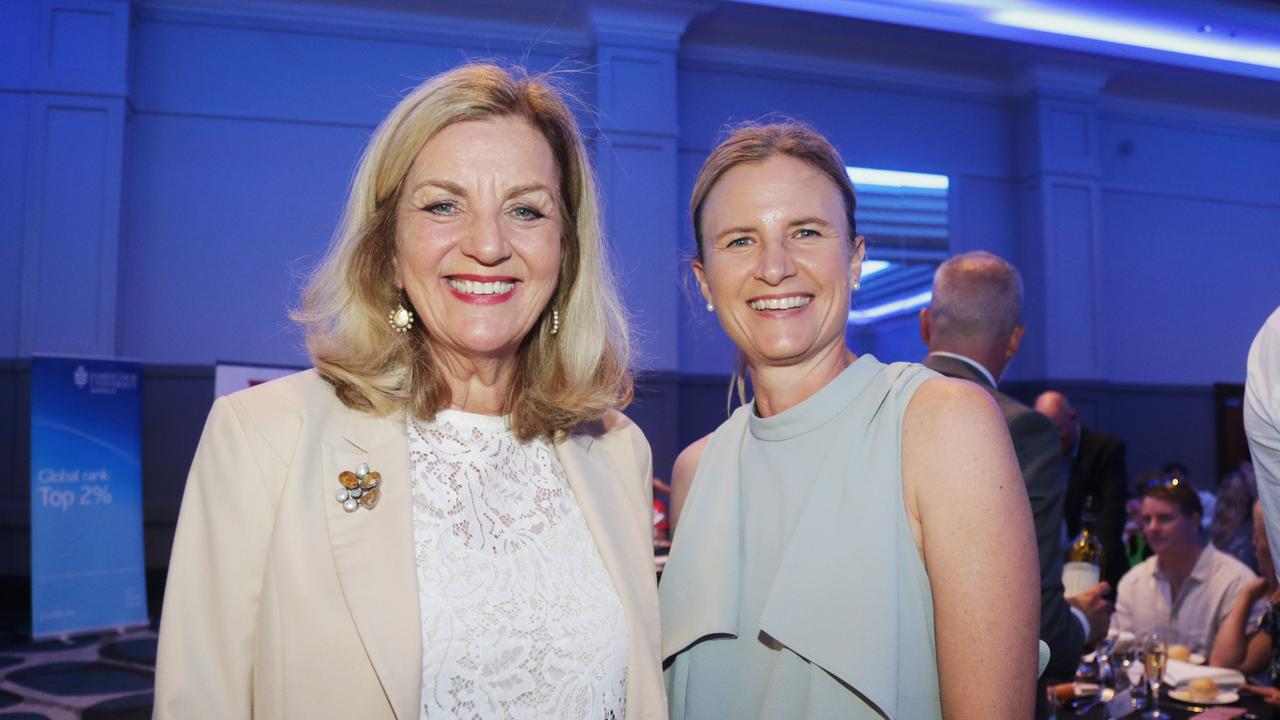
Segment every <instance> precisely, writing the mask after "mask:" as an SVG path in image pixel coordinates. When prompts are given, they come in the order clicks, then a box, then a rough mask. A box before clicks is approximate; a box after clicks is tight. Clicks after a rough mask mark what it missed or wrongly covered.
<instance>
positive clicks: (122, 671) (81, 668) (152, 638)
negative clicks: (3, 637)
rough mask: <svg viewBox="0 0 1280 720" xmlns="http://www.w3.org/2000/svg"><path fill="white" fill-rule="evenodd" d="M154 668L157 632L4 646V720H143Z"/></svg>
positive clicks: (0, 679) (0, 702) (0, 678)
mask: <svg viewBox="0 0 1280 720" xmlns="http://www.w3.org/2000/svg"><path fill="white" fill-rule="evenodd" d="M155 664H156V633H155V630H154V629H153V628H144V629H139V630H132V631H128V632H125V633H123V634H117V633H104V634H97V635H83V636H77V637H74V638H71V639H68V640H45V641H41V642H25V643H24V642H15V641H10V642H0V720H19V719H21V720H77V719H79V720H135V718H136V719H137V720H145V719H146V718H150V717H151V703H152V688H153V686H154V683H155Z"/></svg>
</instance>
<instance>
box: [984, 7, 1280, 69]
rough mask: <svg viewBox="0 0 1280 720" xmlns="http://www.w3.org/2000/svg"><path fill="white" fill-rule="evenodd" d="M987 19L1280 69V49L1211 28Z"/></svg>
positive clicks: (1040, 14)
mask: <svg viewBox="0 0 1280 720" xmlns="http://www.w3.org/2000/svg"><path fill="white" fill-rule="evenodd" d="M987 20H988V21H989V22H992V23H995V24H997V25H1004V26H1006V27H1015V28H1022V29H1024V30H1035V31H1039V32H1046V33H1052V34H1055V35H1067V36H1070V37H1078V38H1086V39H1089V40H1100V41H1102V42H1109V43H1115V44H1117V45H1128V46H1130V47H1140V48H1148V49H1151V50H1162V51H1165V52H1172V53H1179V54H1182V55H1194V56H1196V57H1203V58H1213V59H1215V60H1226V61H1228V62H1238V63H1244V64H1248V65H1261V66H1264V67H1273V68H1280V48H1277V47H1274V46H1268V45H1259V44H1255V43H1248V42H1244V41H1241V40H1240V39H1238V38H1222V39H1219V38H1217V37H1215V36H1214V35H1213V34H1212V27H1211V26H1209V25H1200V26H1196V27H1190V26H1189V27H1187V28H1186V29H1185V30H1181V31H1180V30H1178V29H1176V28H1172V27H1156V26H1153V25H1144V24H1140V23H1137V22H1126V21H1124V20H1121V19H1119V18H1115V17H1096V16H1088V15H1080V14H1075V13H1069V12H1063V11H1059V10H1053V9H1048V8H1019V9H1005V10H997V11H995V12H992V13H991V14H989V15H988V16H987Z"/></svg>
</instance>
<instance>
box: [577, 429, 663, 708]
mask: <svg viewBox="0 0 1280 720" xmlns="http://www.w3.org/2000/svg"><path fill="white" fill-rule="evenodd" d="M556 455H557V456H558V457H559V459H560V465H561V467H563V468H564V475H565V480H566V482H567V483H568V484H569V489H570V491H572V492H573V497H574V500H575V501H576V502H577V503H578V507H579V509H580V510H581V511H582V516H583V519H584V520H586V523H587V529H588V530H590V532H591V537H592V538H593V539H594V540H595V543H596V548H597V550H598V551H599V553H600V559H601V561H602V562H603V563H604V567H605V571H606V572H608V573H609V579H610V580H612V581H613V586H614V588H615V590H617V593H618V600H619V601H620V602H621V604H622V612H623V614H624V616H625V617H626V619H627V626H628V630H629V633H630V636H631V637H630V638H629V640H628V643H627V648H628V649H627V667H628V670H627V673H628V681H627V715H628V716H631V715H633V714H634V715H635V716H636V717H642V716H643V717H649V714H648V713H650V712H658V711H657V710H655V709H654V708H652V707H651V703H649V704H648V705H647V704H646V703H647V702H648V701H649V700H650V699H651V698H652V697H654V696H655V695H654V694H655V693H660V692H661V689H660V688H661V683H660V682H659V679H658V678H657V676H656V666H657V661H656V658H654V657H653V656H654V655H655V654H656V651H657V648H649V647H648V642H647V640H646V639H645V636H647V635H649V634H650V633H652V634H653V635H656V634H657V627H658V617H657V606H656V603H654V604H653V607H650V608H646V607H644V606H641V605H638V604H637V599H638V598H645V597H647V596H650V595H652V594H654V593H653V588H652V584H653V582H654V566H653V555H652V551H649V552H648V553H646V552H645V549H646V543H647V542H648V541H649V540H650V539H651V538H652V533H653V530H652V529H651V528H650V527H648V526H646V525H644V523H643V522H641V521H648V520H650V519H651V517H652V516H651V515H650V514H649V513H650V512H651V511H650V509H649V508H647V507H644V508H643V511H642V512H635V511H634V510H633V509H634V508H636V507H637V506H644V502H643V501H642V498H628V497H626V493H630V492H638V491H640V489H641V488H642V487H643V485H642V483H641V481H640V479H639V478H636V477H634V476H635V475H636V474H637V471H638V468H635V466H634V464H630V463H625V464H622V463H615V462H613V457H612V454H611V452H610V448H609V447H608V446H607V444H606V443H604V442H602V441H600V440H599V439H597V438H594V437H592V436H591V435H587V434H578V435H570V436H569V437H567V438H565V439H564V440H562V441H560V442H559V443H557V444H556ZM643 584H648V585H649V587H647V588H646V587H644V585H643ZM637 633H641V634H642V636H641V637H636V634H637ZM648 664H652V665H653V672H654V677H653V678H649V677H647V676H646V673H647V672H648V671H649V670H650V668H648V667H646V665H648ZM657 696H658V697H660V695H657Z"/></svg>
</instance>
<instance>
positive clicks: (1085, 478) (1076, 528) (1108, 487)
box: [1035, 390, 1129, 588]
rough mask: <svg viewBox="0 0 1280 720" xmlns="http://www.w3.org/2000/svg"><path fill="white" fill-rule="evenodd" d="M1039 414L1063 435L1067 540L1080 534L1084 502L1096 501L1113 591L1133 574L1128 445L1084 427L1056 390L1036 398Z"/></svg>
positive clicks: (1060, 437)
mask: <svg viewBox="0 0 1280 720" xmlns="http://www.w3.org/2000/svg"><path fill="white" fill-rule="evenodd" d="M1035 409H1036V412H1038V413H1040V414H1041V415H1044V416H1045V417H1047V418H1049V420H1050V422H1052V423H1053V426H1054V427H1055V428H1057V430H1058V440H1059V442H1060V447H1061V448H1062V459H1063V462H1064V463H1065V464H1066V471H1067V492H1066V496H1065V498H1064V500H1063V503H1062V518H1063V519H1064V520H1066V522H1067V537H1075V536H1076V535H1078V534H1079V533H1080V516H1081V514H1082V513H1083V512H1084V501H1085V498H1086V497H1090V496H1092V497H1093V512H1094V514H1096V515H1097V517H1098V522H1097V526H1096V527H1095V531H1096V532H1097V533H1098V539H1099V540H1101V541H1102V554H1103V560H1104V562H1103V565H1104V567H1103V579H1105V580H1106V581H1107V582H1108V583H1110V584H1111V587H1113V588H1114V587H1119V585H1120V578H1121V577H1122V576H1123V575H1124V574H1125V572H1126V571H1128V569H1129V561H1128V558H1127V556H1126V555H1125V553H1124V541H1123V540H1122V539H1121V534H1122V533H1123V532H1124V523H1125V509H1124V504H1125V502H1126V501H1127V500H1128V499H1129V490H1128V484H1129V483H1128V479H1129V473H1128V470H1127V469H1126V468H1125V462H1124V441H1122V440H1120V439H1119V438H1116V437H1113V436H1111V435H1108V434H1106V433H1104V432H1098V431H1097V430H1093V429H1091V428H1087V427H1084V426H1083V425H1081V424H1080V419H1079V417H1078V416H1077V414H1076V410H1075V408H1073V407H1071V401H1069V400H1067V397H1066V396H1065V395H1063V394H1062V393H1060V392H1057V391H1056V390H1049V391H1046V392H1043V393H1041V394H1040V397H1038V398H1036V404H1035Z"/></svg>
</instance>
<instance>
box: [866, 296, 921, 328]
mask: <svg viewBox="0 0 1280 720" xmlns="http://www.w3.org/2000/svg"><path fill="white" fill-rule="evenodd" d="M931 300H933V291H932V290H926V291H924V292H922V293H918V294H915V295H910V296H908V297H904V298H901V299H899V300H893V301H891V302H887V303H882V304H880V305H876V306H875V307H869V308H865V309H859V310H850V311H849V324H850V325H867V324H869V323H873V322H875V321H877V320H883V319H885V318H889V317H896V316H898V315H905V314H906V313H909V312H915V311H916V310H919V309H920V308H922V307H924V306H925V305H928V304H929V301H931Z"/></svg>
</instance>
